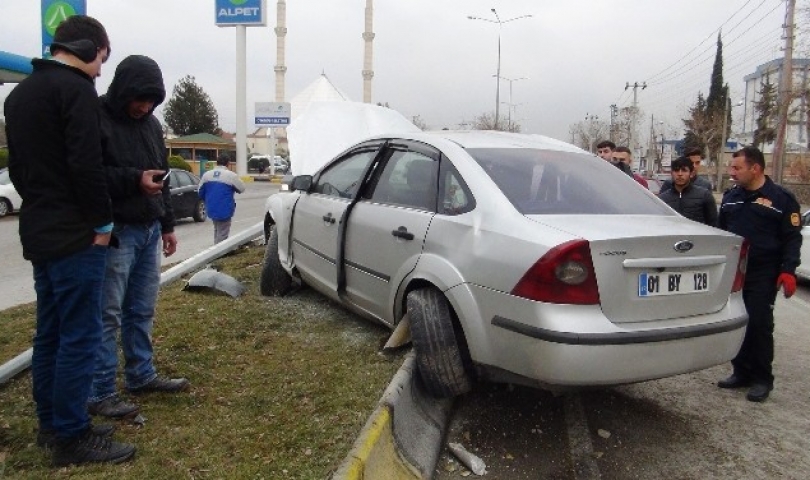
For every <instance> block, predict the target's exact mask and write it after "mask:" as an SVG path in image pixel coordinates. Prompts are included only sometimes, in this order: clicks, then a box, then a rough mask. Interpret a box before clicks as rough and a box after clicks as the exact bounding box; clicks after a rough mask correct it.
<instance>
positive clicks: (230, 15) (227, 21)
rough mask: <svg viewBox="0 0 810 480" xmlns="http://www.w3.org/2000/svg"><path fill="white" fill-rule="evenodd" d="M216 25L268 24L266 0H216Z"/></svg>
mask: <svg viewBox="0 0 810 480" xmlns="http://www.w3.org/2000/svg"><path fill="white" fill-rule="evenodd" d="M215 8H216V22H215V23H216V25H218V26H220V27H231V26H234V25H249V26H264V25H266V23H267V22H266V19H265V17H266V12H267V8H266V0H216V5H215Z"/></svg>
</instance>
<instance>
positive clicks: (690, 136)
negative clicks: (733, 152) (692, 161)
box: [683, 92, 712, 150]
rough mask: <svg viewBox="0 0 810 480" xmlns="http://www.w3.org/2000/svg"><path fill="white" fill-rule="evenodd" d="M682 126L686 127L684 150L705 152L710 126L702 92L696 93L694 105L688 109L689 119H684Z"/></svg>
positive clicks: (706, 103) (706, 102)
mask: <svg viewBox="0 0 810 480" xmlns="http://www.w3.org/2000/svg"><path fill="white" fill-rule="evenodd" d="M683 124H684V126H686V134H685V135H684V148H685V149H689V148H692V147H697V148H700V149H701V150H705V148H706V144H707V139H708V136H709V135H710V133H711V129H712V124H711V118H710V116H709V105H708V101H707V100H706V99H705V98H704V97H703V93H702V92H700V93H698V98H697V100H696V101H695V104H694V105H693V106H692V107H691V108H689V118H686V119H684V120H683Z"/></svg>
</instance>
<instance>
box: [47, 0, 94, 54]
mask: <svg viewBox="0 0 810 480" xmlns="http://www.w3.org/2000/svg"><path fill="white" fill-rule="evenodd" d="M86 14H87V0H42V57H43V58H47V57H50V56H51V43H53V34H54V32H55V31H56V27H58V26H59V24H60V23H62V22H63V21H64V20H65V19H66V18H67V17H70V16H73V15H86Z"/></svg>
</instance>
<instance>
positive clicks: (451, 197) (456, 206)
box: [439, 158, 475, 215]
mask: <svg viewBox="0 0 810 480" xmlns="http://www.w3.org/2000/svg"><path fill="white" fill-rule="evenodd" d="M440 177H441V182H440V183H439V198H440V199H441V202H440V203H439V213H442V214H445V215H459V214H461V213H466V212H469V211H471V210H472V209H473V208H475V199H474V198H473V196H472V193H470V189H469V188H468V187H467V185H466V184H465V183H464V180H462V178H461V175H459V173H458V171H456V169H455V168H454V167H453V166H452V165H451V164H450V161H449V160H447V159H446V158H445V159H442V166H441V175H440Z"/></svg>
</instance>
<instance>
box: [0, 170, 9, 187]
mask: <svg viewBox="0 0 810 480" xmlns="http://www.w3.org/2000/svg"><path fill="white" fill-rule="evenodd" d="M10 183H11V178H10V177H9V175H8V170H0V185H8V184H10Z"/></svg>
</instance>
